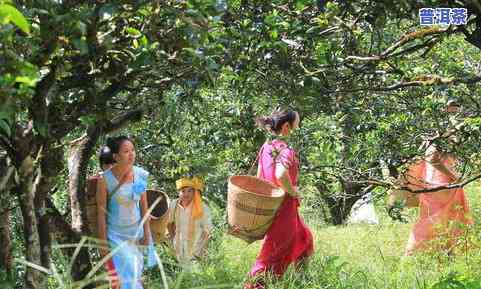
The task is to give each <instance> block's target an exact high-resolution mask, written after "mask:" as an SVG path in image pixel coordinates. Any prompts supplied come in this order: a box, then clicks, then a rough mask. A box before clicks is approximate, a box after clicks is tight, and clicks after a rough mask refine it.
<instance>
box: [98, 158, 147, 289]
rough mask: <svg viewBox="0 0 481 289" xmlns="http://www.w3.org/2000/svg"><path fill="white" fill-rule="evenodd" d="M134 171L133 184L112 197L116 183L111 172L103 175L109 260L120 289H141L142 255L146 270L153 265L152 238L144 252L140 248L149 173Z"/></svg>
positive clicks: (137, 169) (123, 186)
mask: <svg viewBox="0 0 481 289" xmlns="http://www.w3.org/2000/svg"><path fill="white" fill-rule="evenodd" d="M133 170H134V181H133V182H131V183H124V184H122V185H121V186H120V188H119V189H118V190H117V191H116V192H115V193H114V194H112V191H113V190H114V189H115V187H117V185H118V180H117V179H116V177H115V176H114V175H113V173H112V171H111V170H108V171H106V172H105V173H104V178H105V182H106V183H107V192H108V195H109V198H108V214H107V239H108V241H109V246H110V250H111V252H114V254H113V256H112V260H113V263H114V267H115V271H116V272H117V274H118V276H119V279H120V285H121V289H143V286H142V282H141V276H142V271H143V269H144V253H146V254H145V255H147V256H146V257H147V266H149V267H151V266H154V265H156V259H155V249H154V247H153V242H152V236H149V238H150V240H151V242H150V245H149V246H148V247H147V248H146V250H144V249H143V248H142V247H141V246H140V241H141V240H142V238H143V237H144V228H143V226H142V223H141V221H142V214H141V209H140V197H141V195H142V193H144V192H145V191H146V189H147V177H148V175H149V173H148V172H147V171H146V170H144V169H142V168H140V167H136V166H134V167H133Z"/></svg>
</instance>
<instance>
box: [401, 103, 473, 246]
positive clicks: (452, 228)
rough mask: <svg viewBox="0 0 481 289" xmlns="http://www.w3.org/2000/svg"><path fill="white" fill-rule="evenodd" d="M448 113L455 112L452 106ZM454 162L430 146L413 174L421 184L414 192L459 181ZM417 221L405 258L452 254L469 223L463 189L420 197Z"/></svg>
mask: <svg viewBox="0 0 481 289" xmlns="http://www.w3.org/2000/svg"><path fill="white" fill-rule="evenodd" d="M447 111H448V112H455V111H457V110H454V108H453V107H452V106H451V105H448V107H447ZM455 167H456V158H455V156H454V155H453V154H450V153H445V152H441V151H439V150H438V149H436V147H435V146H434V145H433V144H431V145H429V147H428V148H427V150H426V158H425V159H424V160H422V161H420V162H419V164H417V166H416V169H415V170H412V174H413V176H411V177H414V178H415V179H418V180H422V183H420V184H418V186H416V187H417V188H416V189H419V188H421V189H423V188H426V189H430V188H436V187H441V186H447V185H450V184H453V183H456V182H457V181H458V178H459V176H458V174H457V172H456V168H455ZM419 208H420V213H419V219H418V221H417V222H416V224H415V225H414V227H413V229H412V231H411V234H410V236H409V240H408V243H407V246H406V251H405V254H406V255H412V254H413V253H414V252H415V251H420V250H427V249H431V250H436V251H445V252H446V253H448V254H452V252H453V249H454V248H455V247H456V246H457V245H459V244H458V243H459V237H460V236H462V235H463V234H464V233H465V231H466V225H469V224H471V223H472V220H471V218H470V217H469V207H468V202H467V199H466V196H465V194H464V189H463V188H462V187H460V188H453V189H443V190H439V191H435V192H431V193H422V194H419Z"/></svg>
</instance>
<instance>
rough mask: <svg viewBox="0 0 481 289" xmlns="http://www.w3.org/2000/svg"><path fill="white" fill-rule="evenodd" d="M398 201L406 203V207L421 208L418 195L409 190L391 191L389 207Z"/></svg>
mask: <svg viewBox="0 0 481 289" xmlns="http://www.w3.org/2000/svg"><path fill="white" fill-rule="evenodd" d="M396 201H404V202H405V205H406V207H408V208H415V207H418V206H419V198H418V195H417V194H413V193H411V192H409V191H407V190H391V191H390V193H389V200H388V204H389V205H391V206H392V205H394V203H395V202H396Z"/></svg>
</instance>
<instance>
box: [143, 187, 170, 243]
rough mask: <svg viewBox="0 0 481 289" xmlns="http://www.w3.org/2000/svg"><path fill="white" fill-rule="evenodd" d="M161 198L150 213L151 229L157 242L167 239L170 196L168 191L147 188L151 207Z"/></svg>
mask: <svg viewBox="0 0 481 289" xmlns="http://www.w3.org/2000/svg"><path fill="white" fill-rule="evenodd" d="M159 198H160V201H159V203H158V204H157V205H156V206H155V207H154V209H153V210H152V212H151V213H150V221H149V222H150V231H151V232H152V237H153V238H154V242H155V243H159V244H160V243H162V242H164V241H166V240H167V237H166V233H167V221H168V216H169V214H168V212H169V197H168V196H167V194H166V193H164V192H161V191H156V190H147V201H148V203H149V208H150V206H151V205H153V204H154V202H155V201H156V200H157V199H159Z"/></svg>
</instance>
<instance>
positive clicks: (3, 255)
mask: <svg viewBox="0 0 481 289" xmlns="http://www.w3.org/2000/svg"><path fill="white" fill-rule="evenodd" d="M14 170H15V168H14V167H13V166H12V164H11V163H10V160H9V158H8V157H7V155H6V154H3V153H2V152H1V151H0V270H3V271H5V272H6V273H7V276H11V274H12V264H13V257H12V240H11V233H10V210H11V208H10V206H11V202H9V201H8V200H9V199H10V198H11V195H10V189H11V185H12V183H13V182H12V179H13V178H12V176H13V171H14Z"/></svg>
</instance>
